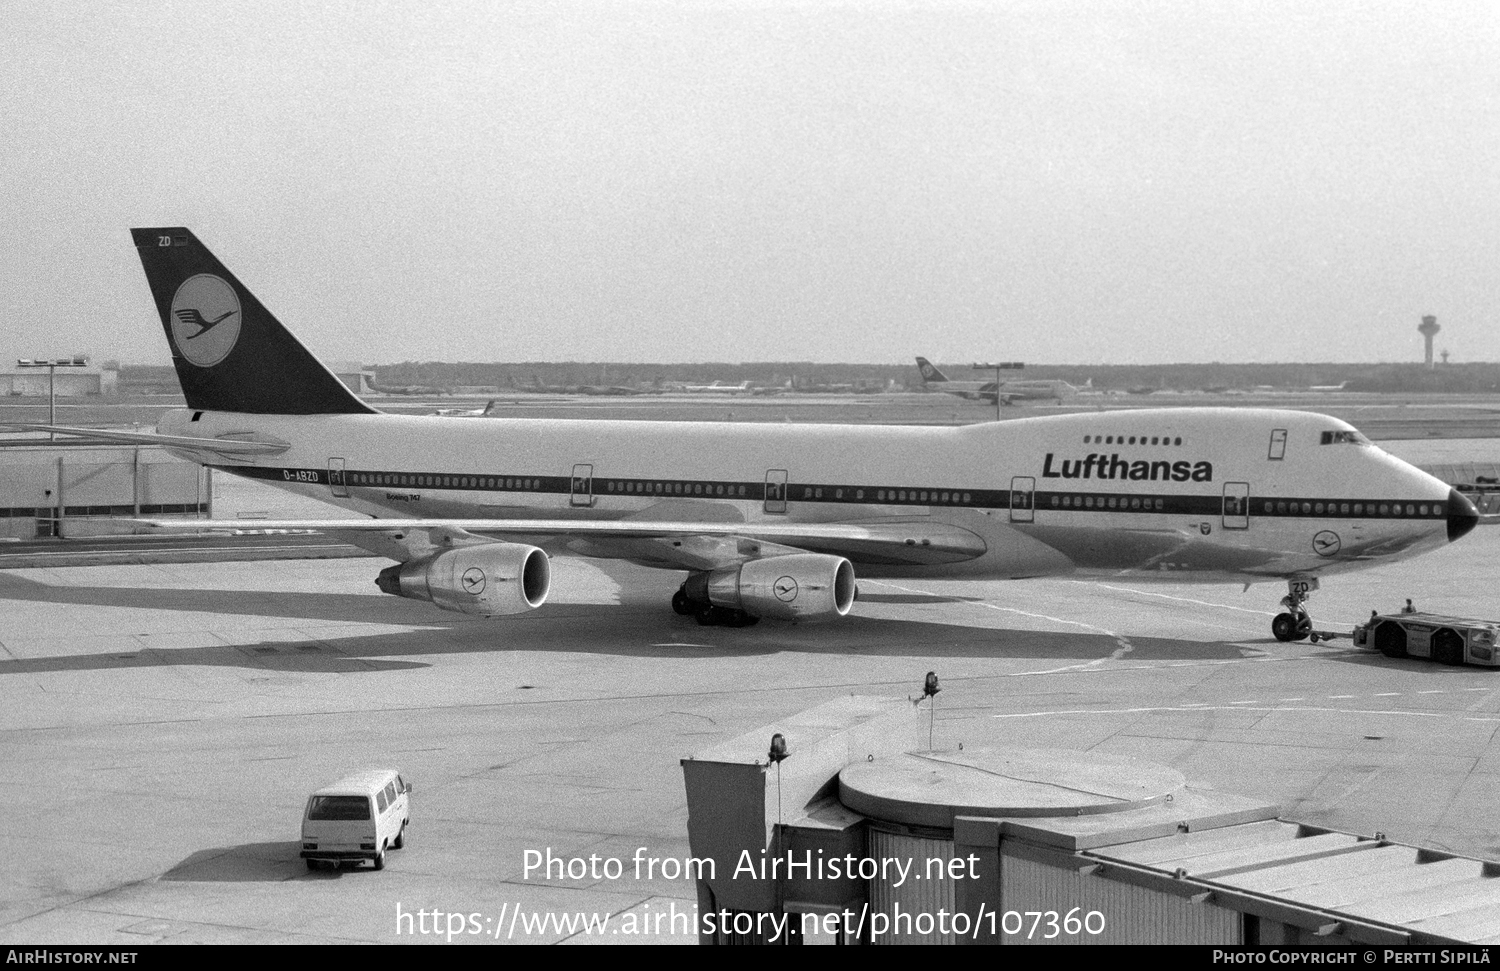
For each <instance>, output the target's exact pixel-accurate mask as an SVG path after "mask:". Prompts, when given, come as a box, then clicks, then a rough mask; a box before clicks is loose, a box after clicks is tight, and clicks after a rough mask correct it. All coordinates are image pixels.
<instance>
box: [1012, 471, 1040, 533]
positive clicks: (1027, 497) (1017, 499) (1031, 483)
mask: <svg viewBox="0 0 1500 971" xmlns="http://www.w3.org/2000/svg"><path fill="white" fill-rule="evenodd" d="M1035 499H1036V480H1035V479H1033V478H1032V477H1031V476H1029V475H1018V476H1016V477H1015V478H1013V479H1011V480H1010V521H1011V522H1013V523H1029V522H1031V521H1032V517H1033V516H1034V515H1035Z"/></svg>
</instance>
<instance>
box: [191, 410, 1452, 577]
mask: <svg viewBox="0 0 1500 971" xmlns="http://www.w3.org/2000/svg"><path fill="white" fill-rule="evenodd" d="M195 414H196V415H197V416H198V418H197V420H196V421H194V420H193V416H194V415H195ZM161 431H162V432H163V433H164V434H174V435H191V436H195V437H218V436H225V435H246V434H253V435H255V436H257V437H266V438H270V439H276V440H281V441H284V442H287V443H289V447H288V448H287V450H286V451H285V452H283V453H282V454H279V455H274V456H268V457H255V458H248V459H233V460H231V459H225V458H222V457H218V456H213V455H209V454H206V453H199V452H191V451H184V452H182V454H184V455H185V456H186V457H188V458H191V459H193V460H194V461H199V462H203V463H205V464H210V465H213V466H215V467H217V468H220V469H223V470H224V471H227V472H232V473H235V474H240V475H249V476H253V477H255V478H258V479H262V480H265V481H268V482H271V483H274V484H277V485H279V486H282V487H285V488H288V489H291V490H293V491H296V492H299V493H302V494H304V495H310V496H315V497H317V498H320V499H324V500H327V501H330V502H333V503H336V504H338V505H341V506H344V507H347V508H349V509H351V510H353V511H355V512H358V513H361V514H365V515H369V516H375V517H398V518H408V519H409V518H442V519H449V520H451V519H463V518H474V519H497V518H504V517H513V518H527V519H537V518H548V519H556V520H559V521H576V520H600V519H624V518H632V517H635V518H642V519H672V520H677V521H681V520H694V521H705V522H725V521H744V522H750V523H764V522H785V523H860V524H867V523H882V522H918V521H920V522H926V523H933V524H951V525H953V526H957V527H960V528H961V529H963V530H967V531H969V532H971V533H973V534H974V535H976V536H978V537H980V538H981V539H982V540H983V551H982V552H980V553H977V554H975V555H972V556H969V557H967V558H964V559H961V560H958V561H957V562H945V563H940V564H914V563H912V562H892V561H891V558H890V557H883V556H874V557H871V558H869V559H867V560H864V561H862V560H861V559H860V557H859V556H858V555H849V558H850V559H851V560H852V561H853V562H854V563H855V565H856V566H857V567H858V569H859V572H860V574H861V575H867V576H880V575H912V574H918V573H920V574H941V575H959V576H988V577H1023V576H1040V575H1055V574H1063V573H1071V572H1075V571H1077V572H1084V573H1091V574H1110V575H1120V574H1129V575H1135V576H1140V577H1162V578H1173V579H1194V578H1198V579H1205V580H1231V579H1232V580H1243V581H1253V580H1269V579H1274V578H1280V577H1289V576H1299V575H1314V574H1319V573H1325V572H1334V571H1339V570H1350V569H1357V568H1361V567H1366V566H1371V565H1374V564H1377V563H1379V562H1382V561H1385V560H1389V559H1393V558H1400V557H1404V556H1409V555H1411V554H1413V553H1415V552H1419V551H1421V550H1425V549H1430V548H1433V547H1436V546H1440V545H1442V544H1444V543H1445V542H1446V541H1447V536H1448V533H1447V529H1448V522H1447V518H1446V517H1447V512H1448V511H1447V506H1446V503H1447V501H1448V495H1449V487H1448V486H1447V485H1446V484H1444V483H1443V482H1441V481H1439V480H1437V479H1435V478H1433V477H1432V476H1429V475H1427V474H1426V473H1424V472H1421V471H1420V470H1418V469H1416V468H1414V467H1412V466H1410V465H1408V464H1406V463H1405V462H1402V461H1401V460H1399V459H1397V458H1395V457H1393V456H1391V455H1389V454H1388V453H1386V452H1384V451H1382V450H1381V449H1379V448H1377V447H1375V446H1373V445H1370V444H1368V443H1365V442H1363V441H1362V440H1361V439H1360V438H1359V436H1358V434H1357V433H1355V432H1354V431H1353V429H1352V428H1350V426H1349V425H1347V424H1345V423H1344V422H1341V421H1338V420H1337V419H1333V418H1329V417H1327V416H1324V415H1318V414H1311V413H1303V412H1290V411H1273V410H1257V409H1228V408H1204V409H1163V410H1140V411H1119V412H1108V413H1097V414H1077V415H1058V416H1047V417H1036V418H1025V419H1018V420H1013V421H1007V422H998V423H991V424H982V425H969V426H964V427H910V426H875V425H799V424H751V423H706V422H636V421H570V420H552V419H524V420H512V419H498V418H491V419H484V420H476V421H464V422H455V421H451V420H445V419H442V418H435V417H416V416H398V415H378V414H377V415H318V416H269V415H244V414H235V413H226V412H198V413H193V412H188V411H177V412H173V413H171V414H170V415H168V416H167V418H166V419H165V420H164V421H163V422H162V425H161ZM543 539H545V537H543ZM575 548H580V549H581V550H582V551H583V552H589V551H590V550H589V548H588V547H587V546H586V545H585V546H583V547H575ZM598 555H608V554H607V553H599V554H598ZM663 565H665V564H663ZM1188 574H1192V575H1194V576H1188Z"/></svg>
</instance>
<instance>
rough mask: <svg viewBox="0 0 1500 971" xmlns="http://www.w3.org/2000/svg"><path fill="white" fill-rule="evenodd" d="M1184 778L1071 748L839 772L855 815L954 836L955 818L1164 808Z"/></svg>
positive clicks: (905, 758)
mask: <svg viewBox="0 0 1500 971" xmlns="http://www.w3.org/2000/svg"><path fill="white" fill-rule="evenodd" d="M1184 784H1185V780H1184V779H1183V777H1182V774H1181V773H1180V772H1177V771H1175V770H1173V769H1169V768H1166V767H1165V766H1160V765H1156V764H1155V763H1152V762H1144V761H1141V760H1140V759H1132V758H1126V757H1122V756H1112V755H1099V754H1095V753H1092V752H1074V751H1068V750H1064V749H1045V748H1043V749H1036V748H1030V749H1028V748H988V749H971V750H969V751H938V752H907V753H906V754H904V755H898V756H896V757H895V758H886V759H879V760H876V761H873V762H859V763H856V764H854V765H850V766H848V767H846V768H845V769H844V770H843V771H842V772H840V773H839V799H840V801H842V802H843V804H844V805H845V806H847V807H849V808H850V809H852V810H854V811H855V812H858V813H861V814H863V815H865V816H869V817H872V818H874V819H880V820H885V821H886V822H892V823H904V824H907V825H910V826H929V827H935V828H938V829H952V828H953V817H955V816H991V817H993V816H1032V817H1038V816H1086V815H1090V814H1094V813H1112V812H1122V811H1124V810H1127V809H1139V808H1141V807H1143V806H1148V805H1151V804H1152V803H1157V802H1165V801H1167V800H1169V799H1171V797H1172V794H1173V793H1175V792H1178V791H1179V790H1181V789H1182V788H1183V786H1184Z"/></svg>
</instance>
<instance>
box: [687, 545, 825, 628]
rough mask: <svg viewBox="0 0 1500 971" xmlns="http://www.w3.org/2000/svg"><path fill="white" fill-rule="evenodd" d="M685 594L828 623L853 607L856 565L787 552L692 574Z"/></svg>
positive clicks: (755, 613)
mask: <svg viewBox="0 0 1500 971" xmlns="http://www.w3.org/2000/svg"><path fill="white" fill-rule="evenodd" d="M687 595H688V596H689V597H690V598H691V599H693V600H697V601H700V602H701V601H705V600H706V601H708V602H709V603H711V604H713V605H715V606H718V607H729V608H733V609H738V610H743V611H745V612H746V613H748V614H751V615H753V616H755V617H772V618H775V619H777V620H832V619H834V618H835V617H843V616H845V615H846V614H848V613H849V608H850V606H851V605H852V604H853V603H854V565H853V564H851V563H850V562H849V561H848V560H846V559H844V558H843V557H842V556H828V555H826V554H823V553H789V554H787V555H785V556H770V557H767V558H765V559H763V560H751V561H750V562H749V563H745V564H743V565H741V566H737V567H729V568H727V569H723V570H713V571H711V572H707V573H695V574H693V575H691V576H689V577H688V581H687Z"/></svg>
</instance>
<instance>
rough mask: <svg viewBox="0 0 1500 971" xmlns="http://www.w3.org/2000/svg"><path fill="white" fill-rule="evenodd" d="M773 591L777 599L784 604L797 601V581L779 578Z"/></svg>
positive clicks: (789, 578) (773, 585) (772, 587)
mask: <svg viewBox="0 0 1500 971" xmlns="http://www.w3.org/2000/svg"><path fill="white" fill-rule="evenodd" d="M771 589H772V590H774V591H776V599H777V600H780V601H781V602H782V603H788V604H789V603H791V602H792V601H793V600H796V599H797V581H796V580H794V579H792V578H791V577H778V578H777V579H776V582H775V583H774V584H772V585H771Z"/></svg>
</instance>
